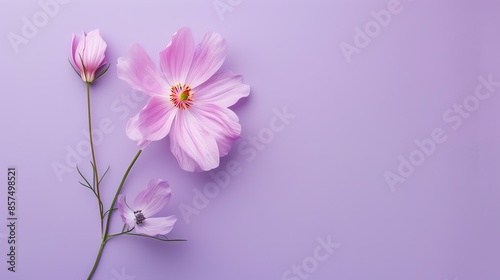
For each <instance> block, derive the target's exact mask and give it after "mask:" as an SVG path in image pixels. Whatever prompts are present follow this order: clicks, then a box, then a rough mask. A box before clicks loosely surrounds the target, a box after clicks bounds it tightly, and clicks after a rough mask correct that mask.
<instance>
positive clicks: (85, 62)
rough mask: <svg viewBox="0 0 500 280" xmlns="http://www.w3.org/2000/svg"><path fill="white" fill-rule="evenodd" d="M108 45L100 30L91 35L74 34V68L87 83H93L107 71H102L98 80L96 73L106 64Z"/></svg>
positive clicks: (92, 32) (72, 45) (72, 52)
mask: <svg viewBox="0 0 500 280" xmlns="http://www.w3.org/2000/svg"><path fill="white" fill-rule="evenodd" d="M106 47H107V44H106V42H105V41H104V40H103V39H102V37H101V35H100V34H99V30H98V29H97V30H93V31H91V32H89V34H85V32H82V35H75V34H73V39H72V42H71V60H72V62H73V68H75V70H76V71H77V72H78V73H79V74H80V76H81V77H82V80H83V81H84V82H86V83H92V82H93V81H94V80H95V79H97V78H98V77H100V76H101V75H102V74H104V73H105V72H106V71H107V68H106V69H105V70H104V71H102V72H101V73H100V74H99V75H98V77H97V78H96V72H97V70H99V69H100V68H101V67H103V66H104V65H105V64H106V57H105V55H104V52H105V51H106ZM108 67H109V66H108Z"/></svg>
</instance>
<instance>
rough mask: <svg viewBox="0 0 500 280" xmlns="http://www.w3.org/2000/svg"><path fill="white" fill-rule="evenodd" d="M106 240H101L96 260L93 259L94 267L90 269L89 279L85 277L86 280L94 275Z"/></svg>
mask: <svg viewBox="0 0 500 280" xmlns="http://www.w3.org/2000/svg"><path fill="white" fill-rule="evenodd" d="M106 242H107V240H105V239H103V240H102V243H101V247H100V248H99V253H97V258H96V259H95V263H94V267H92V271H91V272H90V274H89V277H87V280H90V279H92V276H93V275H94V273H95V270H96V269H97V265H98V264H99V261H100V260H101V256H102V251H103V250H104V246H106Z"/></svg>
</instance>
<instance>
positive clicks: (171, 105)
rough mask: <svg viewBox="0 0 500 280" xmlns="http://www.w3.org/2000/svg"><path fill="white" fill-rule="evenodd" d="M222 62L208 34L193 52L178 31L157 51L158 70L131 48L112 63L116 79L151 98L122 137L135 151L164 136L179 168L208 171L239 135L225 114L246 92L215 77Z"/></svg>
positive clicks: (236, 81) (227, 78) (216, 39)
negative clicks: (162, 48) (161, 49)
mask: <svg viewBox="0 0 500 280" xmlns="http://www.w3.org/2000/svg"><path fill="white" fill-rule="evenodd" d="M225 57H226V44H225V42H224V40H223V39H222V37H221V36H220V35H219V34H217V33H213V32H208V33H207V34H206V35H205V37H204V38H203V40H202V42H201V43H200V44H199V46H198V47H195V44H194V40H193V35H192V33H191V30H189V29H188V28H183V29H180V30H179V31H177V33H175V34H174V36H173V37H172V42H171V43H170V44H169V45H168V46H167V47H166V49H165V50H163V51H162V52H160V66H161V67H160V69H161V70H159V69H158V68H157V67H156V66H155V64H154V63H153V61H152V60H151V58H150V57H149V56H148V55H147V54H146V52H145V50H144V49H143V48H142V47H141V46H139V45H137V44H135V45H132V46H131V47H130V49H129V53H128V55H127V56H126V57H121V58H119V59H118V77H119V78H120V79H122V80H124V81H126V82H127V83H128V84H130V86H131V87H132V88H134V89H136V90H140V91H143V92H145V93H147V94H149V95H150V96H151V98H150V99H149V101H148V103H147V104H146V106H145V107H144V108H143V109H142V110H141V111H140V112H139V113H138V114H137V115H136V116H134V117H133V118H131V119H130V120H129V122H128V124H127V135H128V137H129V138H130V139H132V140H134V141H135V142H136V143H137V144H138V145H139V147H140V148H144V147H146V146H147V145H148V144H149V143H150V142H151V141H156V140H160V139H163V138H164V137H165V136H167V135H169V137H170V150H171V151H172V153H173V154H174V156H175V157H176V158H177V161H178V162H179V165H180V166H181V168H182V169H184V170H187V171H202V170H205V171H206V170H211V169H213V168H216V167H217V166H219V158H220V157H221V156H225V155H227V154H228V153H229V150H230V149H231V145H232V142H233V141H234V140H236V139H237V138H238V137H239V135H240V132H241V126H240V124H239V120H238V117H237V116H236V114H235V113H234V112H233V111H231V110H230V109H228V107H229V106H232V105H233V104H235V103H236V102H237V101H238V100H239V99H240V98H241V97H246V96H248V94H249V93H250V87H249V86H248V85H246V84H243V83H242V77H241V76H239V75H235V74H233V73H232V72H229V71H225V72H221V73H218V74H216V72H217V71H218V70H219V68H220V67H221V65H222V63H223V62H224V59H225Z"/></svg>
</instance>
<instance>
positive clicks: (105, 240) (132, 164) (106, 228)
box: [87, 150, 142, 280]
mask: <svg viewBox="0 0 500 280" xmlns="http://www.w3.org/2000/svg"><path fill="white" fill-rule="evenodd" d="M141 153H142V150H139V151H138V152H137V154H136V155H135V157H134V159H133V160H132V162H131V163H130V165H129V166H128V168H127V171H126V172H125V174H124V175H123V178H122V181H121V182H120V186H119V187H118V190H116V193H115V197H114V198H113V202H112V203H111V206H109V210H108V219H107V220H106V227H105V229H104V236H103V238H102V243H101V248H100V249H99V253H97V258H96V260H95V263H94V267H92V271H91V272H90V274H89V277H88V278H87V280H90V279H92V276H93V275H94V273H95V270H96V269H97V266H98V265H99V261H100V260H101V254H102V251H103V249H104V246H106V242H108V240H109V238H108V237H109V225H110V224H111V217H112V215H111V214H113V211H114V210H115V203H116V200H117V199H118V195H119V194H120V192H121V191H122V188H123V185H124V184H125V181H126V180H127V177H128V174H129V173H130V170H132V167H133V166H134V164H135V162H136V161H137V159H138V158H139V156H140V155H141Z"/></svg>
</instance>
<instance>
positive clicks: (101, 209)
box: [87, 83, 104, 234]
mask: <svg viewBox="0 0 500 280" xmlns="http://www.w3.org/2000/svg"><path fill="white" fill-rule="evenodd" d="M87 113H88V120H89V141H90V150H91V151H92V162H93V168H94V172H93V173H94V182H95V190H96V195H97V203H98V204H99V216H100V220H101V234H102V230H103V222H104V215H103V210H104V209H103V206H102V201H101V193H100V191H99V175H98V174H97V161H96V160H95V151H94V140H93V139H92V115H91V113H90V83H87Z"/></svg>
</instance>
